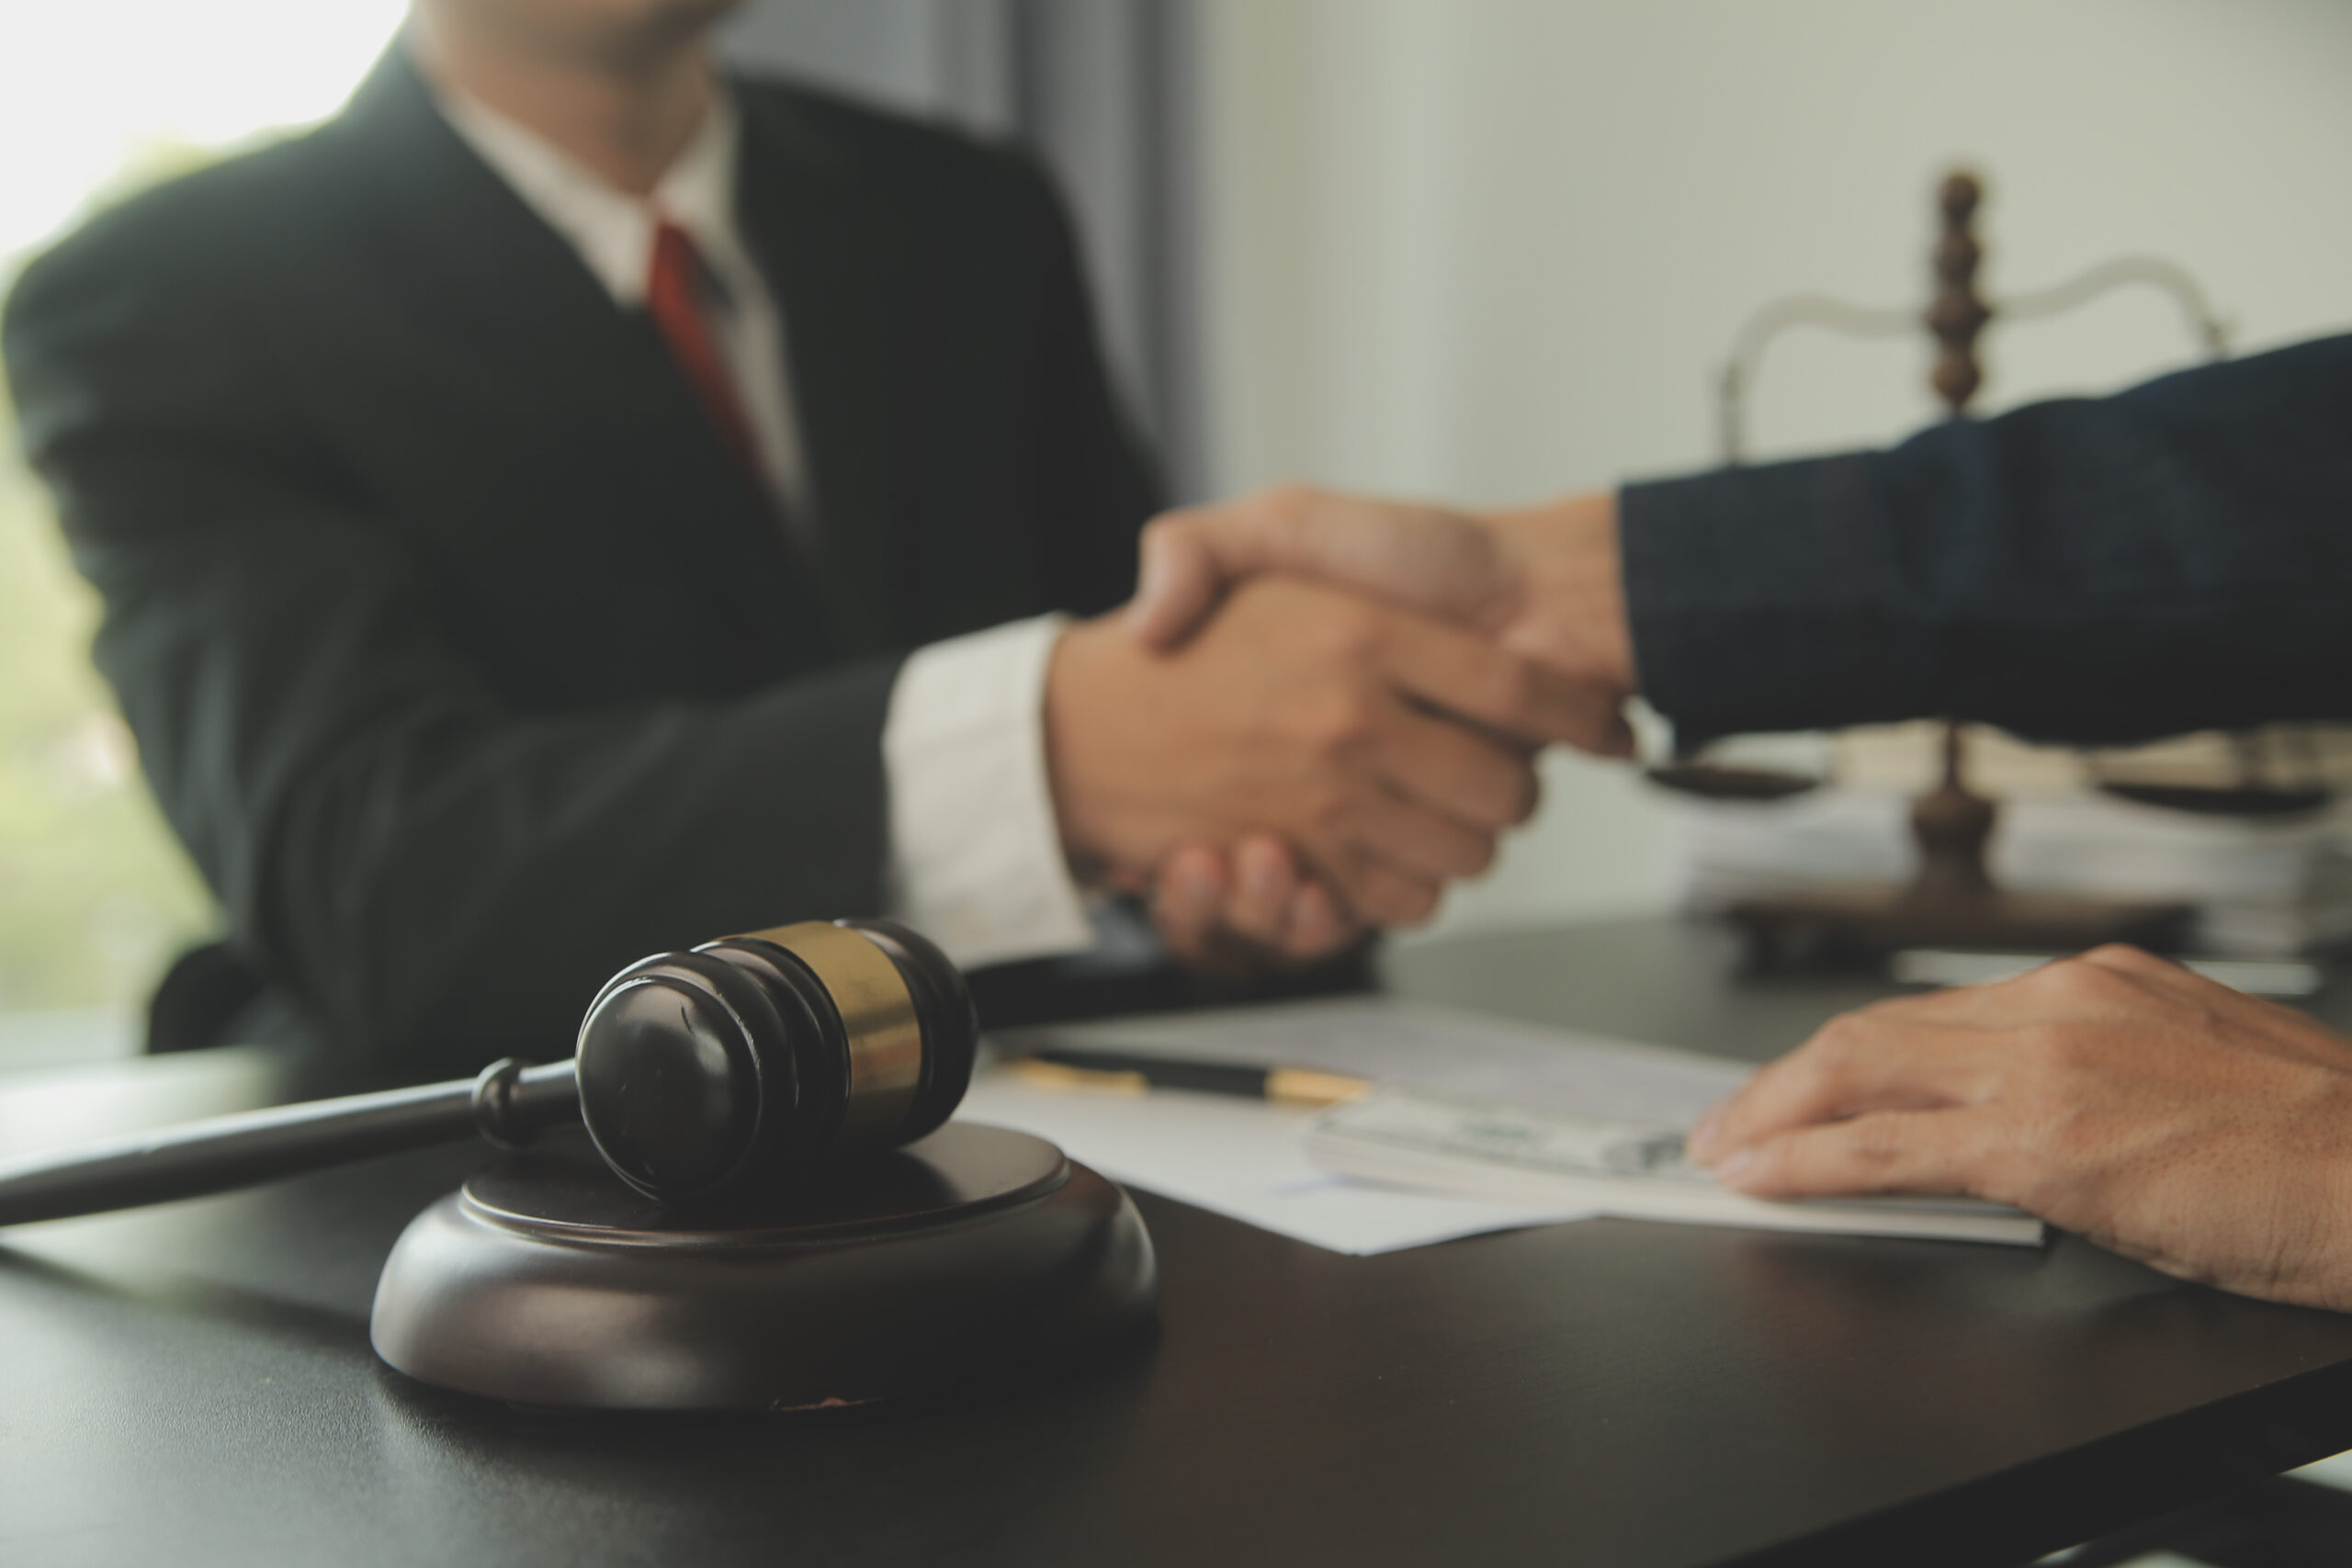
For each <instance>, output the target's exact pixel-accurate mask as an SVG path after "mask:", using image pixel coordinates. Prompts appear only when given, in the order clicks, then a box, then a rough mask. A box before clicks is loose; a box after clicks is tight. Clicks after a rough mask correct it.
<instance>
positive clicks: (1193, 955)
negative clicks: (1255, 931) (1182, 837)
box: [1151, 844, 1233, 964]
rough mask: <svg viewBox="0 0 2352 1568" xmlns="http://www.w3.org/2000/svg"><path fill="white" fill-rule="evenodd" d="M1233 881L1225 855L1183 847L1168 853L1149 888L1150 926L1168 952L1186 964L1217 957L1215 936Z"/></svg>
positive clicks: (1208, 848)
mask: <svg viewBox="0 0 2352 1568" xmlns="http://www.w3.org/2000/svg"><path fill="white" fill-rule="evenodd" d="M1232 886H1233V876H1232V873H1231V870H1230V868H1229V867H1228V866H1227V862H1226V856H1225V853H1224V852H1222V851H1221V850H1219V849H1217V848H1216V847H1215V846H1213V845H1209V844H1185V845H1182V846H1180V847H1179V848H1177V849H1175V850H1172V851H1170V852H1169V855H1168V858H1167V859H1166V860H1164V861H1162V862H1161V863H1160V865H1159V876H1158V877H1157V878H1156V879H1155V880H1154V881H1153V883H1152V890H1151V923H1152V925H1153V926H1154V927H1155V928H1157V929H1158V931H1159V940H1160V941H1161V942H1164V943H1166V944H1167V947H1168V951H1169V952H1170V953H1174V954H1175V955H1176V956H1177V957H1178V958H1179V959H1181V960H1182V961H1184V962H1185V963H1188V964H1204V963H1206V962H1208V961H1209V960H1210V959H1211V958H1212V957H1213V956H1215V947H1216V941H1215V939H1216V929H1217V924H1218V920H1219V918H1220V915H1221V914H1222V912H1223V909H1224V907H1225V903H1226V899H1227V896H1228V894H1229V893H1230V891H1231V889H1232Z"/></svg>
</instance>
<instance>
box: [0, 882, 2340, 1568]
mask: <svg viewBox="0 0 2352 1568" xmlns="http://www.w3.org/2000/svg"><path fill="white" fill-rule="evenodd" d="M1726 963H1727V955H1726V954H1725V953H1724V951H1723V950H1722V949H1721V948H1720V947H1719V946H1717V945H1716V944H1715V943H1713V942H1712V940H1711V939H1709V938H1708V937H1706V936H1705V935H1704V934H1703V933H1696V932H1691V931H1685V930H1682V929H1680V928H1679V927H1675V926H1673V925H1670V924H1666V923H1657V924H1650V925H1640V926H1615V927H1598V928H1587V929H1581V930H1575V931H1549V932H1542V933H1532V934H1527V935H1519V936H1511V937H1504V938H1497V939H1490V940H1486V941H1480V942H1464V943H1460V944H1454V945H1452V946H1448V947H1445V948H1433V949H1428V950H1422V951H1418V952H1413V953H1407V954H1404V955H1401V956H1399V957H1397V959H1396V960H1394V962H1393V963H1392V965H1391V968H1392V971H1393V974H1394V976H1395V980H1396V983H1397V985H1398V987H1400V988H1402V989H1405V990H1407V991H1409V992H1412V993H1414V994H1417V995H1421V996H1426V997H1430V998H1439V999H1445V1000H1451V1001H1467V1002H1480V1003H1485V1004H1486V1005H1488V1006H1490V1007H1493V1008H1495V1009H1496V1010H1502V1011H1509V1012H1514V1013H1518V1014H1521V1015H1523V1016H1527V1017H1532V1018H1540V1019H1552V1020H1556V1021H1563V1022H1569V1023H1577V1024H1581V1025H1585V1026H1588V1027H1592V1028H1597V1029H1605V1030H1611V1031H1617V1032H1626V1033H1632V1034H1636V1035H1645V1036H1648V1037H1651V1038H1655V1039H1661V1040H1667V1041H1671V1042H1674V1043H1681V1044H1685V1045H1694V1046H1706V1047H1713V1048H1715V1049H1718V1050H1723V1051H1726V1052H1729V1053H1732V1054H1736V1055H1745V1056H1759V1057H1760V1056H1763V1055H1770V1054H1771V1053H1772V1052H1774V1051H1777V1050H1779V1049H1781V1048H1783V1047H1785V1046H1787V1045H1789V1044H1791V1043H1794V1042H1795V1041H1796V1040H1797V1039H1799V1038H1801V1037H1802V1036H1803V1035H1804V1032H1806V1031H1807V1030H1808V1029H1809V1028H1810V1027H1811V1026H1812V1025H1813V1024H1815V1022H1817V1021H1820V1019H1821V1018H1823V1017H1824V1016H1826V1014H1827V1013H1829V1012H1830V1011H1832V1010H1835V1009H1836V1008H1838V1007H1839V1006H1843V1005H1846V1004H1848V1003H1849V1002H1851V1001H1854V1000H1859V999H1861V998H1862V997H1863V996H1865V995H1867V994H1869V988H1868V987H1843V986H1836V985H1826V984H1822V983H1799V982H1788V981H1780V982H1772V983H1769V984H1751V985H1742V984H1738V983H1736V982H1735V981H1733V980H1732V979H1731V978H1730V977H1729V976H1728V973H1727V970H1726V968H1725V964H1726ZM2341 1000H2342V998H2330V999H2329V1004H2330V1005H2329V1010H2340V1009H2339V1008H2338V1003H2340V1001H2341ZM265 1092H266V1072H265V1071H264V1070H263V1069H262V1068H261V1067H260V1066H257V1065H256V1064H255V1063H254V1060H253V1059H252V1058H249V1057H238V1056H224V1057H220V1058H217V1059H215V1060H213V1061H209V1062H205V1061H172V1060H164V1061H157V1062H149V1063H141V1064H134V1065H130V1066H125V1067H123V1068H119V1069H116V1070H114V1071H112V1072H110V1073H107V1074H103V1075H97V1076H96V1081H95V1082H94V1083H87V1084H85V1085H83V1086H82V1087H81V1088H79V1089H74V1090H73V1091H72V1092H68V1091H67V1088H66V1086H64V1085H62V1083H61V1082H60V1081H59V1080H56V1079H53V1078H51V1079H35V1080H30V1081H27V1082H22V1083H18V1084H16V1085H12V1086H5V1087H0V1147H5V1146H7V1145H12V1144H13V1145H15V1146H17V1147H22V1146H24V1145H26V1144H27V1143H28V1142H29V1141H32V1140H34V1139H37V1138H40V1137H42V1136H44V1135H46V1136H51V1137H53V1136H55V1135H59V1134H62V1133H63V1132H65V1131H69V1130H70V1129H69V1128H67V1126H66V1122H67V1121H68V1120H70V1119H72V1118H74V1117H77V1116H78V1117H84V1118H86V1119H88V1121H90V1122H97V1123H106V1122H111V1123H113V1124H117V1125H121V1124H128V1123H130V1122H133V1121H135V1120H137V1119H140V1118H147V1119H155V1118H158V1117H161V1116H164V1115H168V1114H171V1113H172V1112H173V1111H175V1110H190V1111H211V1110H218V1109H222V1108H224V1106H225V1103H226V1102H232V1101H234V1100H239V1099H244V1100H251V1099H253V1098H254V1097H256V1096H258V1095H260V1094H262V1093H265ZM471 1157H472V1156H471V1155H470V1154H469V1152H468V1151H463V1150H452V1151H445V1152H438V1153H435V1154H433V1155H430V1156H414V1157H403V1158H398V1159H391V1160H384V1161H379V1162H377V1163H375V1164H372V1165H368V1166H363V1167H357V1168H351V1169H347V1170H345V1171H341V1172H336V1173H334V1174H330V1175H326V1176H322V1177H318V1178H314V1179H304V1180H300V1181H294V1182H288V1183H284V1184H281V1185H279V1186H277V1187H275V1188H271V1189H266V1190H261V1191H257V1192H253V1193H248V1194H244V1195H241V1196H236V1197H230V1198H222V1199H214V1200H207V1201H199V1202H191V1203H184V1204H179V1205H175V1206H172V1207H170V1208H165V1209H160V1210H154V1211H150V1212H148V1213H140V1214H130V1215H122V1216H115V1217H109V1218H106V1219H100V1220H90V1221H78V1222H72V1223H68V1224H57V1225H51V1226H46V1227H38V1228H35V1229H31V1230H27V1231H22V1232H18V1233H17V1234H16V1235H15V1236H14V1237H13V1238H11V1245H10V1247H8V1248H5V1249H0V1562H6V1563H7V1564H9V1565H10V1568H34V1565H46V1564H52V1563H55V1564H64V1563H72V1564H77V1565H78V1564H102V1563H150V1562H155V1563H163V1562H168V1563H175V1564H180V1563H187V1564H195V1563H222V1564H232V1563H233V1564H238V1565H240V1568H244V1565H250V1564H261V1563H274V1562H302V1563H338V1564H356V1565H374V1564H384V1565H390V1564H417V1565H426V1564H431V1565H434V1568H440V1565H444V1564H450V1563H467V1564H474V1563H549V1564H555V1563H562V1564H605V1563H615V1564H618V1563H632V1564H635V1563H658V1564H673V1563H675V1564H694V1565H695V1568H725V1565H729V1564H736V1563H754V1562H757V1563H775V1562H786V1563H793V1564H819V1563H834V1562H840V1563H860V1564H865V1563H900V1562H905V1563H926V1564H929V1563H958V1564H960V1563H1003V1564H1020V1565H1023V1568H1036V1565H1047V1564H1062V1563H1068V1564H1086V1565H1093V1564H1135V1565H1138V1568H1148V1565H1156V1564H1171V1565H1172V1564H1187V1565H1190V1564H1201V1563H1211V1564H1216V1568H1249V1565H1253V1564H1320V1563H1330V1564H1337V1565H1345V1568H1377V1565H1384V1564H1390V1563H1430V1562H1461V1563H1488V1562H1493V1563H1520V1562H1569V1563H1595V1564H1628V1565H1647V1564H1659V1565H1665V1564H1697V1563H1715V1562H1830V1561H1857V1562H1903V1563H1906V1564H1916V1563H1932V1562H2005V1561H2017V1560H2019V1559H2023V1558H2026V1557H2030V1556H2031V1555H2033V1554H2035V1553H2036V1552H2039V1551H2043V1550H2046V1549H2049V1548H2052V1547H2056V1546H2060V1545H2064V1544H2066V1543H2068V1542H2069V1541H2072V1540H2080V1539H2083V1538H2085V1537H2086V1536H2089V1535H2092V1534H2095V1533H2098V1531H2100V1530H2102V1529H2107V1528H2109V1527H2110V1526H2113V1525H2116V1524H2119V1523H2120V1522H2122V1521H2124V1520H2126V1519H2128V1518H2131V1517H2136V1516H2143V1515H2147V1514H2153V1513H2155V1512H2159V1511H2162V1510H2165V1509H2168V1508H2172V1507H2177V1506H2180V1505H2182V1504H2185V1503H2187V1502H2189V1501H2192V1500H2194V1499H2195V1498H2197V1497H2199V1496H2201V1495H2206V1494H2209V1493H2211V1492H2214V1491H2217V1490H2219V1489H2221V1488H2222V1487H2224V1486H2226V1485H2229V1484H2232V1483H2236V1482H2238V1481H2241V1480H2245V1479H2249V1478H2252V1477H2254V1476H2256V1475H2258V1474H2263V1473H2267V1472H2271V1471H2275V1470H2278V1469H2280V1468H2283V1467H2286V1466H2289V1465H2292V1464H2297V1463H2301V1462H2303V1461H2308V1460H2312V1459H2315V1458H2318V1457H2320V1456H2322V1455H2324V1454H2326V1453H2329V1452H2332V1451H2335V1450H2340V1449H2343V1448H2346V1447H2352V1317H2335V1316H2331V1315H2328V1314H2320V1313H2312V1312H2303V1311H2298V1310H2293V1309H2290V1308H2283V1307H2271V1306H2264V1305H2259V1304H2256V1303H2251V1302H2244V1301H2239V1300H2235V1299H2233V1298H2230V1297H2226V1296H2222V1295H2220V1294H2217V1293H2215V1292H2210V1291H2205V1290H2201V1289H2198V1288H2194V1287H2190V1286H2185V1285H2180V1284H2177V1283H2174V1282H2172V1281H2169V1280H2164V1279H2162V1278H2159V1277H2158V1276H2156V1275H2154V1274H2152V1273H2149V1272H2147V1271H2145V1270H2143V1269H2139V1268H2137V1267H2135V1266H2133V1265H2131V1264H2128V1263H2125V1262H2122V1261H2120V1260H2119V1259H2117V1258H2112V1257H2109V1256H2108V1255H2106V1254H2103V1253H2100V1252H2098V1251H2097V1250H2095V1249H2093V1248H2091V1247H2086V1246H2084V1245H2081V1244H2079V1243H2076V1242H2073V1241H2061V1242H2060V1243H2059V1244H2058V1245H2057V1246H2055V1247H2053V1248H2052V1249H2051V1250H2050V1251H2049V1252H2048V1253H2046V1254H2034V1253H2025V1252H2020V1251H2013V1250H2009V1249H2007V1248H1996V1247H1962V1246H1951V1245H1934V1244H1926V1243H1892V1242H1881V1241H1868V1242H1865V1241H1852V1240H1843V1239H1836V1238H1798V1237H1785V1236H1770V1235H1750V1234H1742V1233H1739V1232H1733V1231H1708V1230H1700V1229H1689V1228H1676V1227H1669V1226H1645V1225H1638V1224H1619V1223H1610V1222H1595V1223H1589V1224H1577V1225H1566V1226H1559V1227H1555V1228H1552V1229H1548V1230H1540V1231H1528V1232H1521V1233H1518V1234H1514V1235H1498V1236H1489V1237H1484V1238H1479V1239H1475V1240H1470V1241H1464V1242H1457V1243H1453V1244H1451V1245H1448V1246H1444V1247H1431V1248H1426V1249H1423V1250H1419V1251H1415V1252H1408V1253H1402V1254H1397V1255H1392V1256H1389V1257H1385V1258H1339V1257H1334V1256H1331V1255H1329V1254H1326V1253H1322V1252H1317V1251H1316V1250H1314V1249H1312V1248H1309V1247H1302V1246H1299V1245H1297V1244H1295V1243H1292V1242H1288V1241H1284V1240H1282V1239H1279V1238H1276V1237H1273V1236H1270V1235H1262V1234H1261V1233H1258V1232H1255V1231H1251V1230H1250V1229H1247V1228H1246V1227H1243V1226H1241V1225H1238V1224H1232V1223H1229V1222H1227V1221H1225V1220H1221V1219H1218V1218H1216V1217H1213V1216H1211V1215H1208V1214H1205V1213H1200V1212H1198V1211H1196V1210H1193V1209H1189V1208H1186V1207H1184V1206H1182V1205H1180V1204H1175V1203H1170V1202H1166V1201H1158V1200H1155V1199H1151V1198H1149V1197H1148V1196H1147V1197H1145V1198H1144V1199H1143V1206H1144V1210H1145V1213H1146V1214H1147V1216H1148V1219H1149V1221H1150V1224H1151V1226H1152V1230H1153V1234H1154V1235H1155V1237H1156V1238H1157V1241H1158V1243H1159V1251H1160V1258H1161V1261H1162V1266H1163V1269H1164V1272H1165V1283H1166V1298H1165V1307H1164V1312H1163V1327H1162V1331H1161V1333H1160V1334H1159V1337H1158V1339H1157V1341H1156V1343H1154V1344H1152V1345H1150V1346H1148V1348H1144V1349H1142V1350H1141V1351H1140V1352H1138V1353H1137V1354H1136V1355H1134V1356H1132V1357H1130V1358H1129V1359H1125V1360H1124V1361H1122V1362H1120V1363H1118V1364H1115V1365H1112V1366H1106V1367H1099V1368H1096V1369H1094V1370H1092V1371H1089V1372H1087V1373H1086V1374H1084V1375H1081V1376H1076V1377H1071V1378H1067V1379H1062V1380H1059V1381H1048V1382H1038V1383H1036V1384H1035V1385H1033V1386H1023V1387H1018V1388H1012V1389H1004V1390H997V1391H994V1392H992V1393H990V1394H989V1396H987V1397H974V1398H967V1399H965V1400H963V1401H961V1402H957V1403H950V1404H938V1405H933V1406H929V1407H923V1408H911V1407H910V1408H902V1409H897V1410H888V1409H876V1410H868V1411H858V1412H852V1413H849V1414H846V1415H839V1416H799V1417H778V1418H773V1419H767V1420H726V1421H718V1420H706V1419H694V1418H684V1417H662V1418H643V1417H637V1418H609V1417H594V1416H548V1415H544V1414H535V1413H530V1412H524V1411H517V1410H514V1409H509V1408H506V1407H504V1406H501V1405H494V1404H483V1403H481V1402H477V1401H473V1400H469V1399H466V1398H462V1397H459V1396H456V1395H449V1394H443V1393H436V1392H435V1391H434V1390H431V1389H427V1388H423V1387H420V1386H418V1385H416V1384H413V1383H411V1382H407V1381H405V1380H403V1379H402V1378H401V1377H400V1376H399V1375H397V1374H395V1373H392V1372H390V1371H387V1370H386V1369H384V1368H383V1367H381V1366H380V1365H379V1364H378V1362H377V1361H376V1359H374V1357H373V1356H372V1354H371V1353H370V1352H369V1350H368V1337H367V1313H368V1301H369V1297H370V1292H371V1291H372V1288H373V1285H374V1281H375V1275H376V1269H377V1267H378V1265H379V1262H380V1261H381V1259H382V1258H383V1256H384V1253H385V1251H386V1249H387V1248H388V1247H390V1243H391V1240H392V1238H393V1236H394V1235H397V1234H398V1232H399V1230H400V1228H401V1225H402V1224H404V1223H406V1221H407V1220H408V1218H409V1216H410V1215H411V1214H412V1213H413V1212H414V1211H415V1210H416V1209H417V1208H418V1207H419V1206H421V1205H422V1204H423V1203H424V1202H425V1201H426V1200H428V1199H430V1198H431V1197H433V1196H434V1195H435V1194H436V1193H438V1192H439V1191H441V1190H444V1189H445V1188H447V1186H449V1185H450V1184H452V1183H454V1182H455V1181H456V1180H457V1179H458V1178H459V1177H460V1175H461V1174H462V1172H463V1171H464V1170H465V1168H467V1165H468V1163H469V1160H470V1158H471ZM789 1331H790V1329H789V1325H780V1326H779V1332H789Z"/></svg>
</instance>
